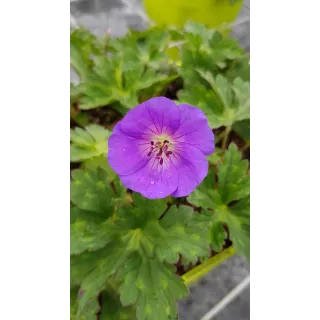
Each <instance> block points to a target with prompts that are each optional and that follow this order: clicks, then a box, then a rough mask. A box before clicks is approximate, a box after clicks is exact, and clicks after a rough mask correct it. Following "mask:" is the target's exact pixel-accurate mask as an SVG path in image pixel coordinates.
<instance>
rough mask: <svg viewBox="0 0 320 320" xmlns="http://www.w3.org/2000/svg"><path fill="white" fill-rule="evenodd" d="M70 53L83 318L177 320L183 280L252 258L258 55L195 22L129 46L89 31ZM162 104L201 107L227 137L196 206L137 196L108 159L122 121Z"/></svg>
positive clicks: (75, 295) (75, 293) (75, 304)
mask: <svg viewBox="0 0 320 320" xmlns="http://www.w3.org/2000/svg"><path fill="white" fill-rule="evenodd" d="M172 50H175V59H174V60H172V57H173V55H172V52H173V51H172ZM70 51H71V67H72V68H73V69H74V70H75V71H76V73H77V74H78V76H79V81H78V83H73V84H72V85H71V90H70V105H71V119H72V121H71V124H72V127H71V131H70V161H71V162H72V170H71V190H70V198H71V209H70V236H71V241H70V252H71V258H70V264H71V277H70V286H71V291H70V302H71V305H70V313H71V319H74V320H76V319H80V320H91V319H99V320H115V319H123V320H124V319H128V320H131V319H138V320H151V319H152V320H174V319H177V300H178V299H181V298H183V297H186V296H187V295H188V292H189V290H188V287H187V286H186V285H185V283H184V281H183V280H182V278H181V276H182V274H184V273H185V272H186V271H188V270H190V268H192V266H194V265H197V264H199V263H201V262H203V261H205V260H206V259H208V258H209V257H211V256H212V255H214V254H216V253H218V252H220V251H221V250H224V249H225V248H227V247H229V246H230V244H231V243H232V245H233V247H234V248H235V249H236V251H237V253H238V254H239V255H245V256H246V257H247V258H248V259H249V252H250V249H249V247H250V246H249V244H250V216H249V211H250V210H249V209H250V204H249V199H250V177H249V162H248V158H249V143H250V100H249V96H250V94H249V88H250V65H249V55H248V54H247V53H246V52H244V50H243V49H242V48H241V47H240V46H239V44H238V42H237V41H236V40H233V39H229V38H225V37H223V36H222V35H221V34H220V33H219V32H218V31H215V30H210V29H207V28H206V27H205V26H203V25H201V24H198V23H194V22H188V23H187V24H186V25H185V26H184V27H183V28H179V29H164V28H160V27H155V28H151V29H149V30H146V31H143V32H134V31H130V32H129V34H128V35H127V36H125V37H124V38H121V39H110V37H109V35H106V36H105V37H103V38H97V37H95V36H93V35H92V34H91V33H90V32H89V31H88V30H85V29H84V28H79V29H76V30H72V31H71V35H70ZM157 95H166V96H167V97H169V98H171V99H174V100H176V101H177V102H178V103H189V104H192V105H195V106H197V107H199V108H201V109H202V110H203V111H204V113H205V114H206V115H207V118H208V120H209V124H210V126H211V128H212V129H213V130H214V133H215V144H216V147H215V152H214V153H213V154H212V155H210V156H208V160H209V163H210V169H209V174H208V175H207V177H206V178H205V180H204V181H203V182H202V183H201V185H199V187H198V188H197V189H195V190H194V192H193V193H192V194H191V195H189V196H188V197H187V198H182V199H181V198H178V199H174V198H171V197H169V198H167V199H159V200H148V199H146V198H143V197H142V196H141V195H139V194H137V193H132V192H131V191H130V190H127V189H126V188H124V186H123V185H122V184H121V182H120V180H119V178H118V177H116V175H115V173H114V172H113V171H112V170H111V168H110V166H109V164H108V162H107V160H106V155H107V153H108V138H109V136H110V134H111V130H112V128H113V126H114V124H115V123H116V122H117V121H118V120H120V119H121V117H122V116H123V115H125V113H126V112H127V111H128V110H130V109H131V108H133V107H135V106H136V105H137V104H138V103H140V102H143V101H145V100H147V99H149V98H150V97H153V96H157ZM106 114H107V115H108V117H106Z"/></svg>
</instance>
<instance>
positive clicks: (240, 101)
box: [178, 70, 250, 129]
mask: <svg viewBox="0 0 320 320" xmlns="http://www.w3.org/2000/svg"><path fill="white" fill-rule="evenodd" d="M198 73H199V74H200V76H201V77H202V78H203V79H204V80H206V82H207V83H208V84H210V86H211V89H206V88H205V87H204V86H194V87H191V88H190V89H189V88H186V89H183V90H181V91H179V92H178V98H179V101H180V102H182V103H188V104H191V105H195V106H197V107H198V108H200V109H202V110H203V112H204V113H205V114H206V116H207V118H208V122H209V125H210V127H211V128H214V129H215V128H219V127H222V126H232V125H233V124H234V123H235V122H237V121H241V120H245V119H249V118H250V92H249V89H250V84H249V83H248V82H244V81H243V80H242V79H241V78H236V79H235V80H234V81H233V83H230V82H229V81H228V80H227V78H225V77H223V76H222V75H218V76H216V77H215V78H214V77H213V75H212V74H211V73H210V72H208V71H206V72H204V71H201V70H198Z"/></svg>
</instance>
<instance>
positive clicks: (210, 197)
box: [188, 143, 250, 260]
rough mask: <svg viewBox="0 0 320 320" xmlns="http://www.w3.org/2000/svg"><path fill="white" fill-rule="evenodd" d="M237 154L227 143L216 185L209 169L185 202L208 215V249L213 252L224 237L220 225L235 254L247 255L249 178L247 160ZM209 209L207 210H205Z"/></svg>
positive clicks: (233, 147) (248, 248)
mask: <svg viewBox="0 0 320 320" xmlns="http://www.w3.org/2000/svg"><path fill="white" fill-rule="evenodd" d="M241 156H242V155H241V152H239V151H238V149H237V147H236V145H235V144H233V143H232V144H231V145H230V146H229V148H228V150H227V151H226V153H225V155H224V159H223V162H222V163H221V164H219V167H218V174H217V178H218V184H217V186H216V185H215V174H214V171H213V170H210V172H209V174H208V176H207V177H206V178H205V179H204V181H203V182H202V183H201V184H200V186H199V187H198V188H196V189H195V190H194V192H193V193H192V194H191V195H190V196H188V201H189V202H191V203H192V204H194V205H196V206H198V207H202V208H204V209H205V213H206V214H207V215H211V216H212V219H211V246H212V248H213V249H214V250H216V249H219V248H221V247H222V244H223V239H224V238H225V234H224V232H223V230H222V225H221V223H224V224H226V225H227V226H228V229H229V236H230V239H231V241H232V242H233V245H234V247H235V249H236V250H237V253H238V254H240V255H246V257H247V258H248V260H249V254H250V204H249V200H250V177H249V175H248V161H247V160H242V159H241ZM208 209H210V210H208Z"/></svg>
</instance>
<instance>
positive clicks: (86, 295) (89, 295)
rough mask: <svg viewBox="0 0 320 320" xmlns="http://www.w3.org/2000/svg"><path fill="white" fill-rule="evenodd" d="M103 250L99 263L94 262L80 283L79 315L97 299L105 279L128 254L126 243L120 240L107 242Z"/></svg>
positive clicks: (113, 272) (112, 273) (105, 281)
mask: <svg viewBox="0 0 320 320" xmlns="http://www.w3.org/2000/svg"><path fill="white" fill-rule="evenodd" d="M103 252H104V257H103V258H102V259H100V260H99V263H96V265H95V266H94V269H92V271H91V272H89V273H88V274H87V275H86V277H85V278H84V279H83V281H82V283H81V291H82V292H83V295H82V296H81V299H80V300H79V307H78V315H79V316H81V315H83V314H84V313H85V312H86V309H87V308H88V305H91V303H92V301H94V300H96V299H97V297H98V295H99V293H100V292H101V291H102V290H103V289H104V287H105V286H106V283H107V280H108V279H109V278H110V277H111V276H112V275H114V274H115V272H116V271H117V270H118V268H119V267H120V266H121V265H122V264H123V263H124V261H125V260H126V258H127V256H128V255H129V254H130V250H129V249H128V248H127V247H126V244H125V243H122V242H120V241H114V242H112V243H109V244H108V245H107V246H106V247H105V248H104V249H103Z"/></svg>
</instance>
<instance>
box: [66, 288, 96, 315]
mask: <svg viewBox="0 0 320 320" xmlns="http://www.w3.org/2000/svg"><path fill="white" fill-rule="evenodd" d="M78 294H79V288H74V289H71V290H70V319H71V320H96V319H97V313H98V312H99V310H100V305H99V302H98V299H94V300H92V301H91V302H90V304H88V305H87V308H86V310H85V312H84V313H83V314H82V315H81V316H80V317H77V309H78Z"/></svg>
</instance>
